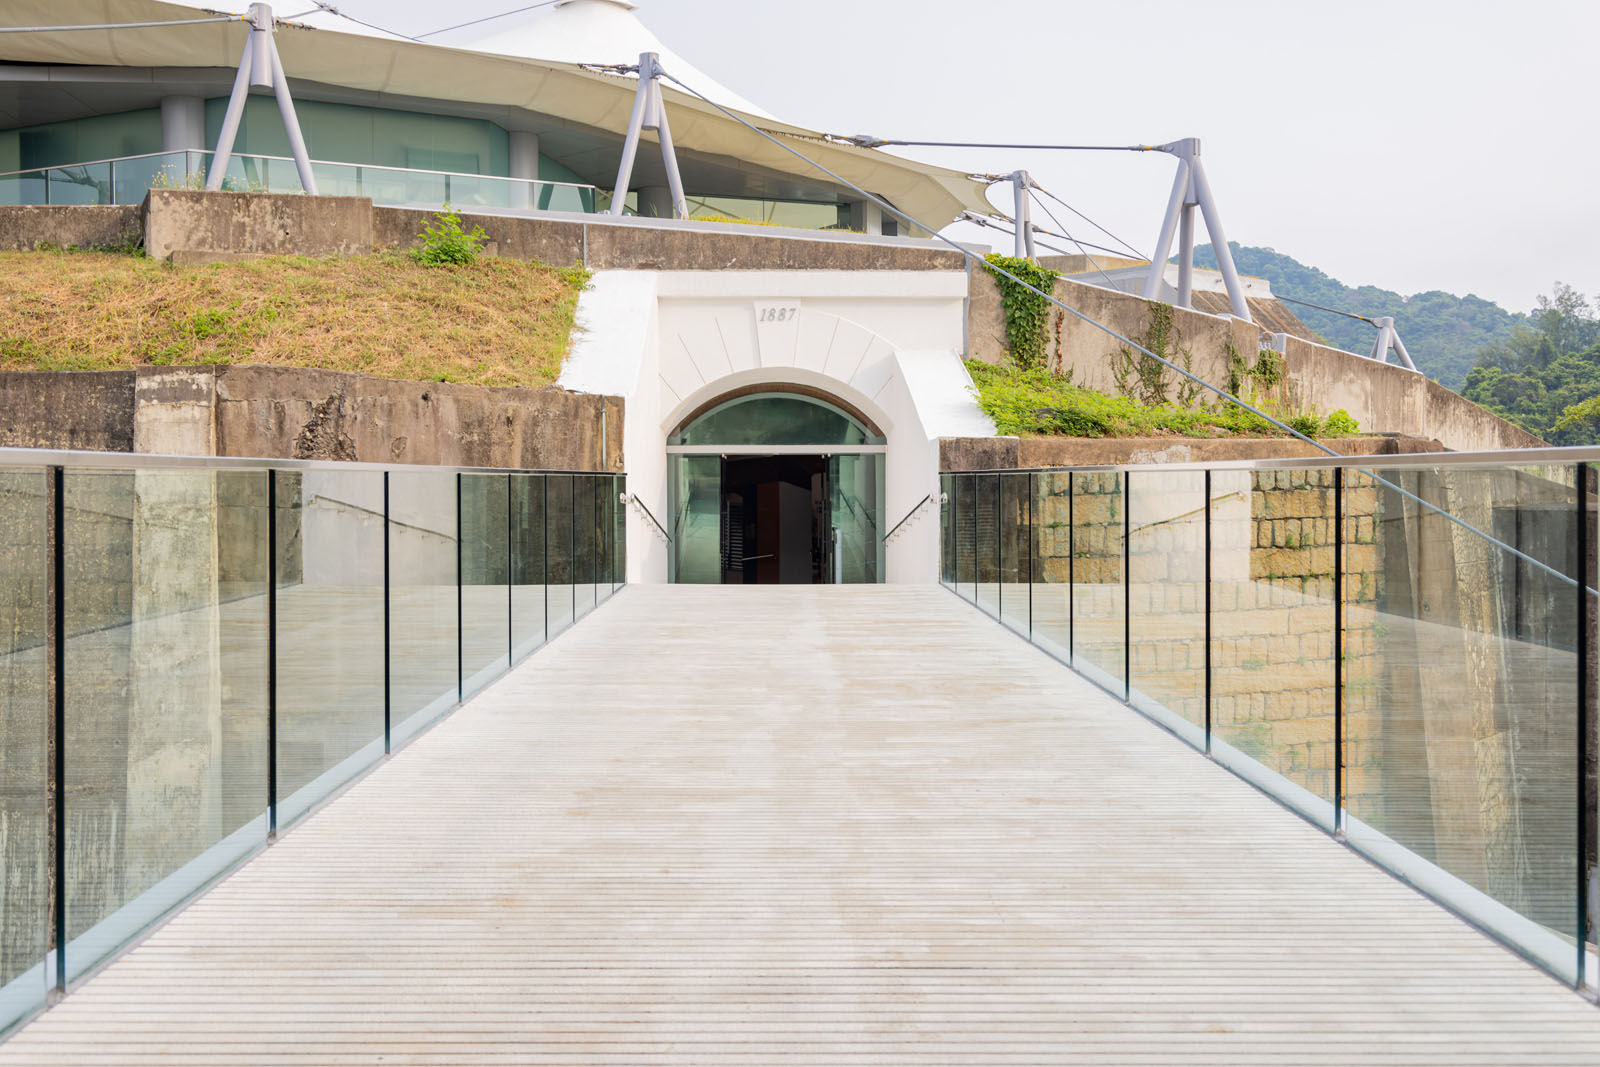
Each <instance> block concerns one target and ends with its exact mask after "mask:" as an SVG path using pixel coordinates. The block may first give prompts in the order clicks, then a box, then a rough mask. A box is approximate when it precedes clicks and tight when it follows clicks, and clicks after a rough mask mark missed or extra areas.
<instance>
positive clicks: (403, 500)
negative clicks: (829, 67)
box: [0, 449, 626, 1031]
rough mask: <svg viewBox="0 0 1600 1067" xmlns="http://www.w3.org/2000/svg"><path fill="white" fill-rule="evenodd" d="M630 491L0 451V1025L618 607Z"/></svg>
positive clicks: (333, 468)
mask: <svg viewBox="0 0 1600 1067" xmlns="http://www.w3.org/2000/svg"><path fill="white" fill-rule="evenodd" d="M579 483H582V485H583V487H584V488H583V489H581V490H579V489H577V485H578V484H579ZM622 484H623V483H622V479H621V478H620V477H619V476H614V475H609V474H600V475H549V476H547V475H544V474H539V473H524V472H518V473H514V474H507V473H504V472H485V471H457V470H451V469H442V468H428V467H403V468H400V467H397V468H392V469H389V470H384V469H381V468H377V467H370V466H362V465H342V464H334V463H309V464H308V463H296V464H293V465H292V466H284V467H275V466H274V465H273V464H272V463H271V462H270V461H263V462H254V461H238V462H235V461H230V460H214V459H211V460H206V459H199V460H184V459H167V458H156V457H141V456H129V455H115V454H90V453H71V452H37V453H36V452H32V451H30V450H26V449H4V450H0V533H3V534H4V536H3V537H0V846H3V848H0V879H3V881H0V1031H3V1030H5V1029H6V1028H8V1027H10V1026H12V1025H14V1024H15V1023H17V1022H18V1021H20V1020H22V1019H24V1018H26V1017H28V1016H29V1015H31V1014H32V1013H34V1012H36V1011H38V1010H40V1009H41V1008H42V1007H43V1006H44V1005H45V1003H46V1001H47V999H48V997H49V996H50V993H51V990H52V989H60V988H62V987H64V986H65V984H66V983H68V982H71V981H73V980H75V979H77V978H79V977H81V976H83V975H84V974H86V973H88V972H89V971H90V970H92V969H93V968H94V967H96V966H97V965H98V964H100V963H101V962H103V961H104V960H105V959H106V958H107V957H109V956H110V955H112V954H114V953H116V952H117V951H118V950H120V949H121V948H123V947H124V946H126V945H127V944H129V943H130V942H131V941H133V940H135V939H137V938H138V937H139V936H141V935H142V934H143V933H144V932H146V931H148V930H149V929H150V928H151V926H152V925H153V924H155V923H157V922H159V921H160V920H161V919H162V917H163V916H164V915H166V914H167V913H169V912H170V911H171V910H172V909H173V908H175V907H177V906H179V905H181V904H182V903H183V902H184V901H185V900H187V899H189V898H190V897H192V896H193V895H194V894H195V893H196V892H198V891H200V890H201V889H203V888H204V887H205V886H206V885H208V884H210V883H211V882H212V881H214V880H215V879H216V878H218V877H219V876H221V875H222V874H224V873H226V872H227V871H228V870H229V869H231V868H232V867H233V866H234V865H235V864H237V863H239V862H240V861H241V860H243V859H244V858H245V857H247V856H248V855H250V854H251V853H252V852H253V851H254V850H256V849H258V848H260V847H262V846H263V845H265V844H266V843H267V842H268V840H269V839H270V837H271V835H272V834H273V833H274V832H276V831H278V830H281V829H284V828H286V827H288V826H289V824H290V823H292V822H293V821H294V820H295V819H296V818H298V817H300V816H302V815H304V814H305V813H306V812H308V811H310V810H311V809H312V808H313V807H314V806H315V805H317V804H318V803H319V802H321V801H322V800H324V799H326V798H327V797H328V796H329V795H330V794H331V793H332V792H334V791H335V790H337V789H338V788H339V787H341V786H342V785H344V784H345V783H347V782H348V781H350V780H351V779H352V778H353V777H355V776H356V775H358V774H359V773H361V772H362V771H363V770H365V769H367V768H368V767H370V766H372V765H373V764H375V763H376V762H378V761H379V760H381V759H382V758H383V757H384V754H385V753H386V752H387V751H389V750H390V749H391V748H392V747H393V746H394V745H396V744H398V743H400V742H401V741H402V740H404V739H406V738H408V737H410V736H411V735H413V734H415V733H416V732H418V731H419V730H421V729H422V728H424V727H425V726H427V725H428V724H429V723H430V722H432V721H434V720H435V719H437V718H439V717H440V716H441V715H443V714H445V713H446V712H448V711H450V710H451V709H452V708H454V707H456V706H457V705H458V704H459V703H460V702H461V700H462V699H463V697H464V696H465V697H470V696H471V695H472V693H473V692H475V691H477V690H480V689H482V688H483V687H484V686H486V685H488V684H490V683H491V682H493V681H494V680H495V679H496V678H498V677H500V676H501V675H503V674H504V673H505V672H506V671H507V670H509V668H510V666H511V664H512V663H513V662H514V660H518V659H521V658H522V657H523V656H525V655H526V654H527V653H529V652H531V651H532V650H533V649H535V648H537V647H538V646H539V645H540V644H542V643H543V641H544V640H545V637H546V634H547V632H549V631H548V628H547V622H546V616H547V612H548V611H549V604H550V603H551V602H555V603H558V604H561V605H562V606H564V610H565V615H564V617H563V625H571V620H572V607H573V599H574V589H575V585H574V582H573V574H574V570H575V569H576V571H577V577H578V578H579V579H580V580H581V585H579V586H577V587H576V588H579V589H581V604H582V609H581V610H582V611H584V612H587V611H593V610H594V609H595V607H596V606H598V605H599V604H600V603H601V602H603V601H604V600H606V599H607V598H608V597H610V596H611V594H612V593H613V592H614V591H615V590H616V589H617V588H619V586H620V584H621V582H622V571H621V566H622V552H621V547H620V540H621V538H622V537H623V535H624V533H625V529H624V525H623V523H622V519H623V517H624V516H625V514H626V512H625V511H624V510H623V509H621V508H618V507H616V506H614V502H615V500H616V498H617V495H618V494H619V493H620V492H622ZM550 486H558V487H559V489H558V490H557V492H556V495H557V497H558V498H561V499H563V500H564V502H565V507H564V510H561V511H560V512H559V518H558V520H557V521H558V522H559V523H560V524H563V525H562V528H561V529H560V530H559V531H557V530H555V529H553V528H552V522H551V521H550V520H549V519H548V514H549V512H548V510H547V504H546V499H545V498H546V494H547V490H548V488H549V487H550ZM563 493H564V494H565V496H564V497H563V496H562V494H563ZM575 499H576V500H577V505H578V506H577V508H576V509H575V508H574V506H573V505H574V501H575ZM578 520H581V521H578ZM550 542H559V544H560V545H561V552H562V553H563V559H564V560H565V563H564V565H563V566H564V569H563V570H562V574H561V576H560V579H559V581H560V584H559V587H558V590H557V592H556V593H555V594H552V595H547V591H546V590H547V586H548V585H549V582H548V580H547V578H546V569H547V562H548V561H547V559H546V555H547V553H546V551H545V545H546V544H547V543H550ZM575 561H576V562H575ZM58 769H59V770H58ZM63 843H64V844H63Z"/></svg>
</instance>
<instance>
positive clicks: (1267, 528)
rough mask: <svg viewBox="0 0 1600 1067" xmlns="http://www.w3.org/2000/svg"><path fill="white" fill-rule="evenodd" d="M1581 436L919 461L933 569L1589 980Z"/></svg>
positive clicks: (1587, 455)
mask: <svg viewBox="0 0 1600 1067" xmlns="http://www.w3.org/2000/svg"><path fill="white" fill-rule="evenodd" d="M1597 461H1600V450H1594V449H1551V450H1540V451H1538V452H1530V453H1527V454H1526V455H1523V456H1511V455H1509V454H1506V453H1499V454H1496V455H1495V456H1494V457H1492V458H1491V457H1474V456H1470V455H1453V456H1448V457H1445V456H1439V455H1430V456H1426V457H1421V456H1418V457H1392V458H1363V459H1361V460H1359V461H1351V460H1344V461H1341V460H1335V459H1328V460H1321V459H1318V460H1300V461H1273V462H1261V463H1255V464H1228V465H1225V466H1219V467H1216V468H1211V469H1208V468H1206V467H1204V466H1201V465H1189V466H1173V467H1159V466H1152V467H1144V466H1136V467H1123V468H1092V469H1078V470H1032V471H996V472H980V473H953V474H945V475H943V476H942V490H943V493H942V499H943V501H944V504H943V508H942V513H941V527H940V537H941V542H942V548H941V553H940V556H941V564H940V566H941V574H940V578H941V581H942V583H943V584H944V585H946V586H947V587H949V588H950V589H952V590H953V591H955V592H956V593H958V594H959V595H960V596H962V597H963V598H965V599H967V600H969V601H971V602H973V603H974V604H975V605H976V606H977V607H978V608H980V609H981V610H983V611H985V612H987V613H988V614H990V615H992V616H994V617H995V618H996V619H997V620H999V621H1000V622H1002V623H1003V624H1005V625H1006V626H1008V627H1010V628H1012V629H1013V630H1015V631H1016V632H1017V633H1018V634H1019V635H1021V636H1022V637H1023V638H1025V639H1027V640H1030V641H1031V642H1033V643H1034V644H1036V645H1038V646H1039V647H1040V648H1041V649H1043V650H1045V651H1047V652H1048V653H1049V654H1051V655H1053V656H1055V657H1056V658H1057V659H1059V660H1061V661H1063V662H1065V663H1066V664H1068V665H1070V666H1072V667H1073V668H1074V669H1076V670H1077V671H1078V672H1079V673H1081V674H1083V675H1085V676H1086V677H1088V678H1089V679H1090V680H1092V681H1094V682H1096V683H1098V684H1099V685H1100V686H1102V687H1104V688H1105V689H1107V690H1109V691H1110V692H1111V693H1112V694H1114V695H1115V696H1117V697H1118V698H1120V699H1123V700H1125V701H1127V702H1128V703H1129V704H1131V705H1132V706H1133V707H1134V708H1136V709H1138V710H1140V711H1142V712H1143V713H1145V714H1146V715H1148V716H1149V717H1151V718H1153V719H1154V720H1156V721H1157V722H1158V723H1161V724H1162V725H1164V726H1165V727H1167V728H1168V729H1169V730H1171V731H1172V732H1173V733H1175V734H1177V735H1178V736H1179V737H1181V738H1183V739H1184V740H1186V741H1188V742H1189V743H1190V744H1192V745H1193V746H1194V747H1196V748H1197V749H1200V750H1202V751H1204V752H1205V753H1207V754H1208V755H1210V756H1211V757H1212V758H1213V759H1215V760H1216V761H1217V762H1219V763H1222V764H1223V765H1225V766H1227V767H1228V768H1230V769H1231V770H1233V771H1234V772H1235V773H1237V774H1239V775H1240V776H1241V777H1243V778H1245V779H1247V780H1249V781H1250V782H1252V783H1254V784H1255V785H1257V786H1259V787H1260V788H1262V789H1263V790H1265V791H1266V792H1268V793H1270V794H1271V795H1273V796H1274V797H1276V798H1277V799H1278V800H1280V801H1281V802H1282V803H1284V804H1285V805H1287V806H1289V807H1291V808H1293V809H1294V810H1296V811H1298V812H1299V813H1300V814H1302V815H1303V816H1305V817H1306V818H1307V819H1309V820H1311V821H1312V822H1314V823H1315V824H1316V825H1318V826H1320V827H1321V828H1323V829H1324V830H1326V831H1328V832H1330V833H1333V834H1336V835H1338V836H1339V837H1340V838H1341V839H1343V840H1345V841H1346V842H1348V844H1349V845H1350V846H1351V847H1352V848H1355V849H1356V850H1358V851H1360V852H1361V853H1363V854H1364V855H1366V856H1368V857H1369V858H1371V859H1372V860H1374V861H1376V862H1377V863H1379V864H1381V865H1383V866H1385V867H1387V868H1388V869H1389V870H1391V871H1393V872H1394V873H1396V874H1397V875H1399V876H1400V877H1401V878H1403V879H1405V880H1407V881H1410V882H1411V883H1412V884H1413V885H1415V886H1416V887H1417V888H1419V889H1421V890H1423V891H1424V892H1426V893H1428V894H1430V895H1432V896H1433V897H1435V898H1436V899H1438V900H1440V901H1441V902H1443V903H1444V904H1446V905H1447V906H1449V907H1451V908H1452V909H1454V910H1456V911H1457V912H1458V913H1460V914H1462V915H1464V916H1466V917H1467V918H1468V919H1470V920H1471V921H1472V922H1474V923H1476V924H1477V925H1479V926H1480V927H1482V928H1483V929H1485V930H1488V931H1490V932H1491V933H1493V934H1494V935H1496V936H1497V937H1499V938H1500V939H1502V940H1503V941H1505V942H1506V943H1507V944H1508V945H1510V946H1511V947H1513V948H1514V949H1515V950H1517V951H1518V952H1520V953H1522V954H1523V955H1525V956H1526V957H1528V958H1529V959H1531V960H1533V961H1535V962H1536V963H1538V964H1540V965H1541V966H1543V967H1545V968H1546V969H1548V970H1549V971H1551V972H1552V973H1554V974H1556V975H1558V976H1559V977H1561V978H1562V979H1564V980H1566V981H1568V982H1571V983H1573V984H1575V985H1580V986H1584V985H1587V986H1591V987H1592V986H1593V985H1594V984H1595V982H1596V956H1595V923H1596V919H1597V916H1596V911H1600V899H1597V894H1600V882H1597V876H1596V826H1597V825H1600V807H1597V791H1596V751H1597V742H1596V727H1597V722H1600V716H1597V715H1596V709H1595V707H1594V703H1595V700H1596V694H1597V692H1600V687H1597V685H1596V677H1595V676H1596V666H1595V653H1596V622H1597V617H1600V612H1597V594H1596V592H1595V586H1596V584H1597V583H1596V551H1595V549H1596V526H1595V524H1596V500H1597V490H1600V479H1597V469H1596V463H1597ZM1003 693H1004V682H1003V680H999V679H997V681H996V696H997V698H1000V697H1001V694H1003ZM1197 815H1199V816H1200V817H1201V818H1202V820H1203V816H1204V813H1203V812H1201V813H1197ZM1197 825H1198V826H1199V830H1198V832H1201V833H1203V832H1204V829H1203V821H1202V823H1200V824H1197Z"/></svg>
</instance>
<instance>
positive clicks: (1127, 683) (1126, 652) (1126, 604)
mask: <svg viewBox="0 0 1600 1067" xmlns="http://www.w3.org/2000/svg"><path fill="white" fill-rule="evenodd" d="M1132 564H1133V475H1132V473H1131V472H1128V471H1124V472H1123V474H1122V699H1123V700H1132V699H1133V567H1132Z"/></svg>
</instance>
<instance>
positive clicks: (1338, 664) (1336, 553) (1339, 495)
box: [1333, 467, 1344, 837]
mask: <svg viewBox="0 0 1600 1067" xmlns="http://www.w3.org/2000/svg"><path fill="white" fill-rule="evenodd" d="M1333 833H1334V836H1336V837H1337V836H1340V835H1342V834H1343V833H1344V468H1343V467H1335V468H1333Z"/></svg>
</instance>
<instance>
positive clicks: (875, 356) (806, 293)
mask: <svg viewBox="0 0 1600 1067" xmlns="http://www.w3.org/2000/svg"><path fill="white" fill-rule="evenodd" d="M966 295H967V282H966V276H965V274H963V273H957V272H929V271H903V272H902V271H705V272H701V271H672V272H659V273H657V272H647V271H602V272H599V273H597V274H596V275H595V277H594V282H593V284H592V285H591V287H590V289H589V290H588V291H586V292H585V293H584V295H583V297H582V299H581V300H580V301H579V307H578V324H579V328H580V332H579V334H578V335H577V337H576V339H575V343H574V346H573V351H572V354H571V356H569V357H568V360H567V365H566V368H565V369H564V371H563V373H562V376H561V380H560V384H561V385H562V386H563V387H565V388H568V389H572V390H575V391H579V392H597V393H611V394H617V395H621V396H623V397H624V398H625V399H626V402H627V405H626V429H625V431H624V434H623V459H624V463H625V464H626V467H627V471H628V490H629V492H631V493H634V494H636V495H637V496H638V497H639V499H640V500H641V501H643V502H644V504H645V505H646V506H647V507H648V508H649V509H650V511H651V512H652V513H653V514H654V515H655V516H656V517H657V518H658V519H659V520H660V521H661V522H662V524H663V525H666V526H668V527H669V528H670V523H671V517H670V515H669V514H668V509H669V504H670V490H669V486H668V485H667V462H666V439H667V435H668V434H669V433H671V432H672V430H673V429H675V428H676V427H677V425H678V423H679V422H680V421H682V420H683V419H684V418H686V417H687V416H688V415H689V414H690V413H691V412H693V411H694V410H695V409H697V408H699V407H700V406H701V405H703V404H705V403H706V402H708V401H710V400H713V399H715V398H717V397H719V396H721V395H722V394H724V393H727V392H729V391H731V390H734V389H738V388H741V387H745V386H749V385H769V384H780V385H781V384H796V385H806V386H810V387H812V388H814V389H818V390H821V391H823V392H826V393H829V394H832V395H834V396H837V397H839V398H840V399H841V400H843V401H845V402H846V403H847V404H849V405H851V406H853V407H855V408H857V409H858V410H860V411H861V412H862V413H863V414H865V415H866V416H867V417H868V418H870V419H871V420H872V421H873V422H875V423H877V425H878V427H879V429H881V430H882V431H883V432H884V434H885V436H886V437H887V439H888V453H887V456H886V457H885V492H884V501H885V511H884V514H883V515H882V516H880V530H879V533H880V535H881V534H884V533H887V532H888V530H889V528H890V527H891V526H893V525H894V524H895V523H897V522H899V521H900V519H901V518H902V517H903V516H905V515H906V514H907V513H908V512H909V511H911V509H912V508H913V507H914V506H915V505H916V504H917V503H918V502H919V501H921V500H922V499H923V498H924V497H925V496H929V495H930V494H931V495H932V496H933V501H932V502H931V503H930V504H929V505H927V506H925V507H924V508H923V509H922V511H921V512H920V513H919V514H918V515H917V517H916V518H914V519H913V520H912V521H911V522H909V523H907V525H906V527H905V528H904V530H903V531H902V532H901V533H900V534H899V535H898V536H896V537H895V539H894V540H893V541H891V542H890V543H889V544H888V546H887V548H886V551H885V571H886V575H885V576H886V578H887V580H888V581H891V582H898V583H925V582H935V581H937V580H938V562H939V538H938V522H937V514H938V512H937V502H938V491H939V477H938V476H939V444H938V439H939V438H940V437H943V436H988V435H992V434H993V433H994V427H993V425H992V424H991V423H990V422H989V420H988V418H986V417H985V416H984V415H983V414H982V413H981V412H980V411H979V410H978V408H977V405H976V403H975V402H974V400H973V398H972V396H971V394H970V393H969V392H968V386H969V385H970V382H969V380H968V378H967V374H966V369H965V368H964V367H963V366H962V364H961V360H960V356H959V351H960V348H961V343H962V320H963V312H964V301H965V299H966ZM628 580H629V581H630V582H664V581H666V580H667V551H666V546H665V545H664V544H662V542H661V539H660V538H659V537H658V536H657V535H656V534H655V532H654V530H653V528H652V527H651V526H650V524H649V522H648V520H646V519H644V518H643V517H642V516H639V515H637V514H632V515H630V516H629V519H628Z"/></svg>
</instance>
